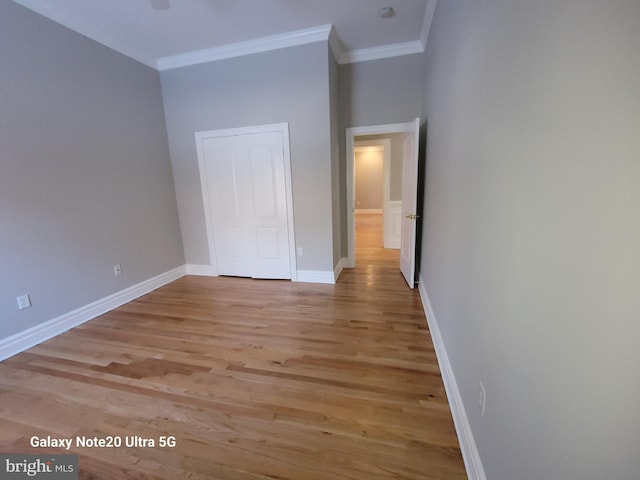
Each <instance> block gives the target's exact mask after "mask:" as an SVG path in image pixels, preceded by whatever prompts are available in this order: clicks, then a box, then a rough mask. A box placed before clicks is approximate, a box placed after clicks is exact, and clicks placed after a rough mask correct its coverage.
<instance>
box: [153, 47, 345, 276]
mask: <svg viewBox="0 0 640 480" xmlns="http://www.w3.org/2000/svg"><path fill="white" fill-rule="evenodd" d="M328 55H329V54H328V45H327V43H326V42H318V43H313V44H309V45H303V46H298V47H291V48H286V49H282V50H276V51H271V52H266V53H260V54H255V55H248V56H243V57H237V58H231V59H227V60H221V61H217V62H210V63H206V64H201V65H194V66H190V67H184V68H179V69H175V70H167V71H164V72H162V73H161V80H162V91H163V97H164V105H165V110H166V114H167V129H168V132H169V145H170V149H171V159H172V162H173V171H174V177H175V183H176V195H177V199H178V208H179V211H180V222H181V226H182V237H183V241H184V248H185V256H186V261H187V263H188V264H196V265H207V264H209V248H208V245H207V233H206V227H205V217H204V209H203V205H202V194H201V187H200V177H199V172H198V159H197V155H196V144H195V139H194V132H196V131H206V130H216V129H225V128H232V127H246V126H251V125H264V124H271V123H284V122H288V123H289V134H290V143H291V167H292V180H293V208H294V220H295V234H296V243H297V246H298V247H303V248H304V257H298V269H299V270H322V271H332V270H333V238H332V198H331V185H332V184H331V140H330V131H329V129H330V118H329V117H330V101H329V71H328V69H329V62H328Z"/></svg>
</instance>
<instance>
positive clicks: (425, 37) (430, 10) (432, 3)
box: [420, 0, 438, 50]
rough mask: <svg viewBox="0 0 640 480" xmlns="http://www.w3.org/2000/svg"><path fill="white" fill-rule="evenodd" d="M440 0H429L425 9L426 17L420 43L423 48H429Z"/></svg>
mask: <svg viewBox="0 0 640 480" xmlns="http://www.w3.org/2000/svg"><path fill="white" fill-rule="evenodd" d="M437 3H438V0H427V7H426V8H425V10H424V19H423V20H422V30H420V43H422V48H423V49H424V50H426V49H427V41H429V31H430V30H431V24H432V23H433V15H434V13H435V11H436V5H437Z"/></svg>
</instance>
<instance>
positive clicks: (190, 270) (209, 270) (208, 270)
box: [185, 263, 218, 277]
mask: <svg viewBox="0 0 640 480" xmlns="http://www.w3.org/2000/svg"><path fill="white" fill-rule="evenodd" d="M185 267H186V269H187V275H198V276H200V277H217V276H218V271H217V270H216V268H215V267H214V266H212V265H195V264H191V263H188V264H187V265H185Z"/></svg>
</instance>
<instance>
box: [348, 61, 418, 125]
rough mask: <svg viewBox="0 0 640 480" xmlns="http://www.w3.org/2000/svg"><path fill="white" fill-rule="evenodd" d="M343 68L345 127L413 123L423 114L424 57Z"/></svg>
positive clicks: (358, 64)
mask: <svg viewBox="0 0 640 480" xmlns="http://www.w3.org/2000/svg"><path fill="white" fill-rule="evenodd" d="M339 68H340V97H341V101H340V104H341V115H342V122H343V124H344V126H345V127H365V126H369V125H384V124H388V123H404V122H410V121H412V120H413V119H415V118H416V117H419V116H420V115H421V114H422V105H423V104H424V102H423V98H424V69H425V66H424V58H423V55H419V54H415V55H404V56H401V57H393V58H384V59H381V60H371V61H368V62H359V63H351V64H346V65H340V67H339Z"/></svg>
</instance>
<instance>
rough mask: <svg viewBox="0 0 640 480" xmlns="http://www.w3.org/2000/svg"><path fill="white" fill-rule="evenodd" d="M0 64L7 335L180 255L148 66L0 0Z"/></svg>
mask: <svg viewBox="0 0 640 480" xmlns="http://www.w3.org/2000/svg"><path fill="white" fill-rule="evenodd" d="M0 65H1V66H2V67H1V68H0V111H1V112H2V113H1V115H0V224H1V225H2V226H1V228H0V272H2V275H0V319H1V322H0V338H5V337H7V336H10V335H12V334H15V333H17V332H20V331H21V330H25V329H27V328H29V327H33V326H35V325H37V324H38V323H41V322H44V321H46V320H50V319H52V318H55V317H57V316H59V315H61V314H64V313H67V312H69V311H71V310H74V309H76V308H78V307H80V306H83V305H86V304H88V303H91V302H93V301H96V300H98V299H100V298H103V297H105V296H107V295H110V294H112V293H114V292H116V291H119V290H122V289H124V288H126V287H129V286H131V285H133V284H136V283H139V282H141V281H143V280H145V279H148V278H150V277H152V276H155V275H157V274H160V273H163V272H165V271H167V270H170V269H172V268H174V267H177V266H179V265H182V264H183V263H184V258H183V253H182V244H181V239H180V229H179V223H178V214H177V209H176V202H175V194H174V189H173V181H172V174H171V164H170V161H169V150H168V145H167V139H166V131H165V124H164V112H163V108H162V98H161V93H160V82H159V78H158V74H157V72H155V71H154V70H152V69H150V68H148V67H145V66H143V65H141V64H139V63H137V62H135V61H133V60H130V59H128V58H126V57H124V56H122V55H120V54H118V53H115V52H113V51H111V50H109V49H107V48H105V47H103V46H101V45H99V44H97V43H95V42H93V41H90V40H88V39H86V38H85V37H82V36H80V35H78V34H76V33H73V32H71V31H70V30H67V29H65V28H63V27H61V26H59V25H57V24H55V23H53V22H51V21H49V20H47V19H45V18H44V17H41V16H38V15H36V14H35V13H33V12H31V11H29V10H26V9H24V8H23V7H20V6H18V5H17V4H14V3H13V2H8V1H4V2H0ZM116 263H120V264H121V265H122V268H123V274H122V275H121V276H119V277H115V276H114V274H113V265H114V264H116ZM25 293H29V294H30V295H31V298H32V301H33V307H31V308H29V309H27V310H22V311H18V309H17V303H16V296H17V295H21V294H25Z"/></svg>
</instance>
